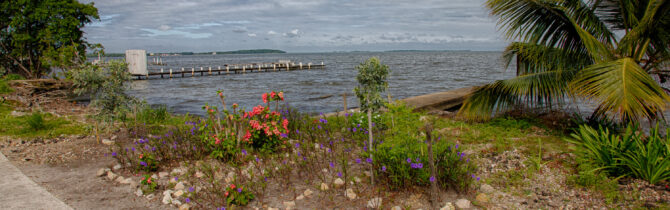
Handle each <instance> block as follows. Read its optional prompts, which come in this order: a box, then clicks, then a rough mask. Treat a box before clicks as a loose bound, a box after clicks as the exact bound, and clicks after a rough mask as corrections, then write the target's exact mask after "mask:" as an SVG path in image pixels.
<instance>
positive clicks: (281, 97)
mask: <svg viewBox="0 0 670 210" xmlns="http://www.w3.org/2000/svg"><path fill="white" fill-rule="evenodd" d="M277 95H279V99H280V100H282V101H283V100H284V92H279V94H277Z"/></svg>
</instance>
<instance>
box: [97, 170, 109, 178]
mask: <svg viewBox="0 0 670 210" xmlns="http://www.w3.org/2000/svg"><path fill="white" fill-rule="evenodd" d="M108 171H109V168H101V169H98V172H97V173H95V176H99V177H100V176H104V175H105V174H107V172H108Z"/></svg>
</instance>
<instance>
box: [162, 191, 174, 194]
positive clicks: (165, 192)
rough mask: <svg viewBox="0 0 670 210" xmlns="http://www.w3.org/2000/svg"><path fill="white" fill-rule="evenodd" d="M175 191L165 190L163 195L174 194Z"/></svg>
mask: <svg viewBox="0 0 670 210" xmlns="http://www.w3.org/2000/svg"><path fill="white" fill-rule="evenodd" d="M173 192H174V191H172V190H165V191H163V195H170V194H172V193H173Z"/></svg>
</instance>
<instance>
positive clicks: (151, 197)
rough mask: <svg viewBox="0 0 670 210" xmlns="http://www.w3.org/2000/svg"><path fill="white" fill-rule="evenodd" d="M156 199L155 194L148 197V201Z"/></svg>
mask: <svg viewBox="0 0 670 210" xmlns="http://www.w3.org/2000/svg"><path fill="white" fill-rule="evenodd" d="M154 197H156V195H154V194H149V195H147V196H146V198H147V200H153V199H154Z"/></svg>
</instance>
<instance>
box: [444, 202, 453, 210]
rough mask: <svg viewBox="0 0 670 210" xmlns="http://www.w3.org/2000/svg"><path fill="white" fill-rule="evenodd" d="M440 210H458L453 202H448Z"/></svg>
mask: <svg viewBox="0 0 670 210" xmlns="http://www.w3.org/2000/svg"><path fill="white" fill-rule="evenodd" d="M440 210H456V207H454V204H452V203H451V202H447V203H445V204H444V206H443V207H442V208H440Z"/></svg>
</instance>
